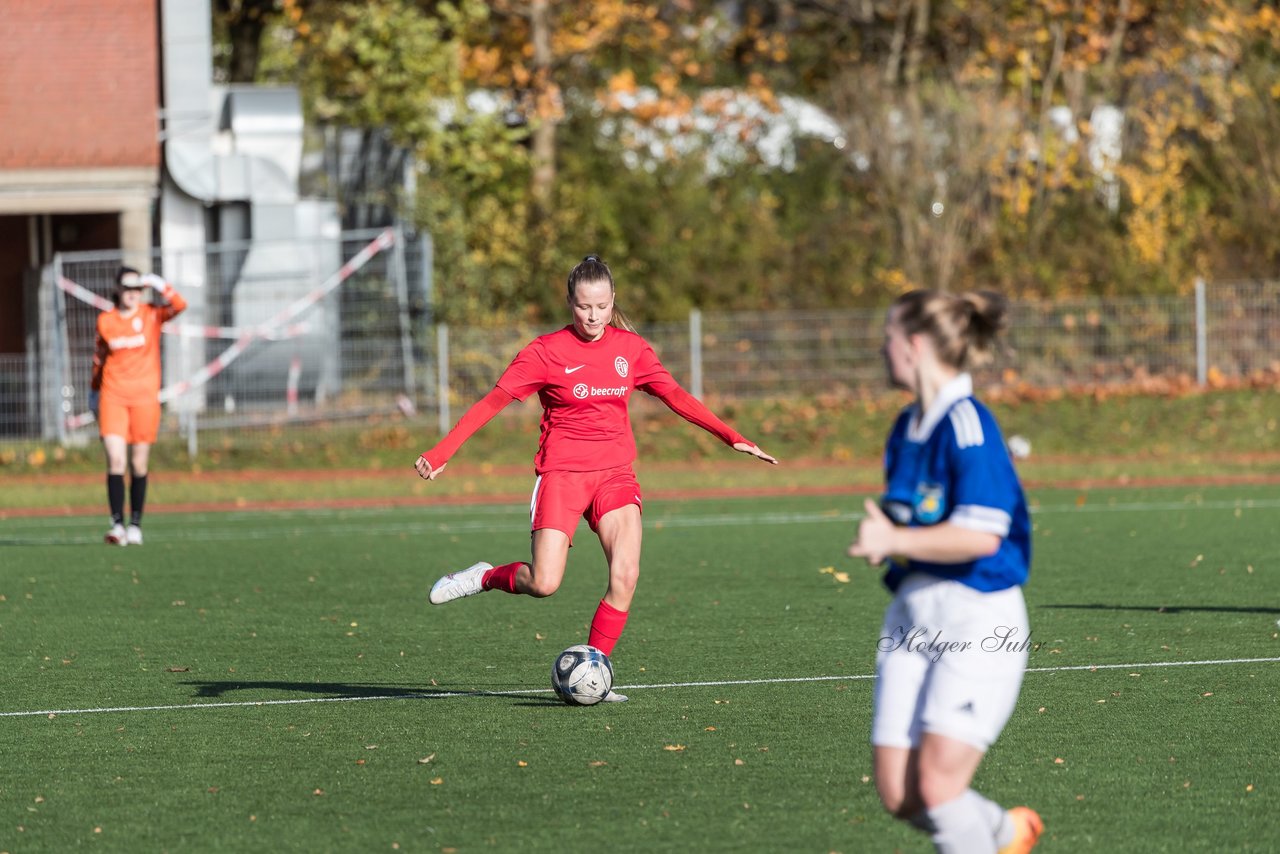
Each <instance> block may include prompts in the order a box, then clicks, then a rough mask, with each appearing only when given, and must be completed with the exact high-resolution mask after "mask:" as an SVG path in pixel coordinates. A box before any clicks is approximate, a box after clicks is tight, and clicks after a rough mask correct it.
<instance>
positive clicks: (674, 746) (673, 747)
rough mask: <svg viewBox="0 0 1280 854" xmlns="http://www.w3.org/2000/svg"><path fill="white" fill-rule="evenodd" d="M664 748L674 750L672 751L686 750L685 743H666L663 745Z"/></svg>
mask: <svg viewBox="0 0 1280 854" xmlns="http://www.w3.org/2000/svg"><path fill="white" fill-rule="evenodd" d="M662 749H663V750H672V751H676V750H684V745H683V744H664V745H663V746H662Z"/></svg>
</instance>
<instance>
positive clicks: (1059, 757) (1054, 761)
mask: <svg viewBox="0 0 1280 854" xmlns="http://www.w3.org/2000/svg"><path fill="white" fill-rule="evenodd" d="M1066 761H1067V760H1065V759H1063V758H1062V757H1061V756H1058V757H1055V758H1054V760H1053V764H1054V765H1061V764H1062V763H1063V762H1066Z"/></svg>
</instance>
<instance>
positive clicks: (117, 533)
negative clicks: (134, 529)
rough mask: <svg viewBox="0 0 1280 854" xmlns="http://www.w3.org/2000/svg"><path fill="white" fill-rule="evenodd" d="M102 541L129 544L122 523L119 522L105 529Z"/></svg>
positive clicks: (119, 544) (118, 544)
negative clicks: (105, 532)
mask: <svg viewBox="0 0 1280 854" xmlns="http://www.w3.org/2000/svg"><path fill="white" fill-rule="evenodd" d="M102 541H103V542H104V543H106V544H107V545H111V546H127V545H129V539H128V534H126V533H125V531H124V525H121V524H120V523H119V522H117V523H116V524H114V525H112V526H111V530H110V531H107V535H106V536H105V537H103V538H102Z"/></svg>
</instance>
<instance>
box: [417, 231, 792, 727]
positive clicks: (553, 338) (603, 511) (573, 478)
mask: <svg viewBox="0 0 1280 854" xmlns="http://www.w3.org/2000/svg"><path fill="white" fill-rule="evenodd" d="M568 303H569V308H570V309H571V310H572V311H573V323H571V324H570V325H568V326H566V327H565V328H564V329H561V330H559V331H558V332H552V333H551V334H549V335H542V336H540V337H538V338H535V339H534V340H533V341H532V342H530V343H529V344H528V345H527V346H526V347H525V348H524V349H523V350H521V351H520V352H519V353H518V354H517V355H516V357H515V359H513V360H512V362H511V364H510V365H509V366H508V367H507V369H506V371H504V372H503V374H502V376H501V377H500V378H499V379H498V382H497V384H496V385H495V386H494V389H493V391H491V392H489V393H488V394H487V395H485V396H484V397H483V398H481V399H480V400H479V401H478V402H477V403H475V404H474V405H473V406H472V407H471V408H470V409H469V410H467V413H466V414H465V415H463V416H462V418H461V419H460V420H459V421H458V423H457V424H456V425H455V426H454V428H453V429H452V430H450V431H449V434H448V435H447V436H445V437H444V439H443V440H442V441H441V442H440V444H438V445H436V446H435V447H434V448H432V449H431V450H429V451H427V452H426V453H424V454H422V455H421V456H420V457H418V460H417V462H416V463H415V465H414V467H415V468H416V469H417V472H418V474H419V475H420V476H422V477H423V478H426V479H427V480H435V479H436V477H438V476H439V475H440V473H441V472H443V471H444V468H445V465H446V464H447V463H448V461H449V458H450V457H452V456H453V454H454V453H455V452H456V451H457V450H458V448H459V447H461V446H462V443H463V442H465V441H466V440H467V439H468V438H470V436H471V435H472V434H473V433H475V432H476V431H477V430H479V429H480V428H481V427H483V426H484V425H485V424H486V423H488V421H489V419H491V418H493V416H494V415H496V414H497V413H498V412H500V411H501V410H502V409H503V408H504V407H506V406H507V405H508V404H510V403H511V402H512V401H515V400H524V399H525V398H527V397H528V396H529V395H530V394H533V393H534V392H537V393H538V399H539V401H540V402H541V403H542V410H543V411H542V424H541V430H540V436H539V439H538V451H537V453H536V454H535V456H534V471H535V473H536V474H537V480H536V481H535V482H534V486H533V499H532V502H531V504H530V516H531V522H532V529H533V555H532V560H531V561H517V562H514V563H507V564H503V565H500V566H497V567H495V566H493V565H492V564H490V563H488V562H484V561H481V562H480V563H477V564H475V565H473V566H471V567H468V568H467V569H464V570H461V571H459V572H454V573H450V574H449V575H446V576H444V577H443V578H441V579H440V580H439V581H437V582H436V583H435V586H433V587H432V588H431V596H430V599H431V602H432V604H435V605H442V604H444V603H445V602H450V601H452V600H454V599H460V598H462V597H464V596H473V595H475V594H477V593H481V592H483V591H485V590H502V591H505V592H507V593H517V594H519V593H523V594H525V595H528V596H537V597H543V596H550V595H551V594H552V593H555V592H556V590H557V589H558V588H559V587H560V582H561V580H562V579H563V578H564V570H565V563H566V561H567V559H568V557H569V547H570V545H572V542H573V534H574V531H575V530H576V529H577V527H578V520H579V519H581V518H583V517H585V518H586V520H587V524H588V525H590V526H591V530H593V531H594V532H595V533H596V536H598V537H599V538H600V545H601V547H602V548H603V549H604V555H605V560H606V561H608V564H609V585H608V587H607V588H606V590H605V594H604V598H602V599H601V600H600V604H599V606H598V607H597V608H596V612H595V616H594V617H593V618H592V620H591V632H590V635H589V636H588V641H587V642H588V643H590V644H591V645H592V646H594V647H596V648H598V649H600V650H601V651H603V652H604V653H605V654H606V655H608V654H610V653H612V652H613V647H614V644H616V643H617V641H618V638H619V637H620V636H621V635H622V629H623V627H624V626H625V625H626V622H627V613H628V611H629V610H630V608H631V600H632V597H633V596H634V595H635V589H636V581H637V579H638V578H639V575H640V539H641V524H640V507H641V492H640V485H639V483H638V482H637V480H636V475H635V471H634V470H633V469H632V466H631V464H632V462H633V461H634V460H635V457H636V442H635V436H634V435H633V433H632V431H631V418H630V415H629V414H628V410H627V402H628V400H629V399H630V397H631V392H632V391H634V390H635V389H640V390H641V391H643V392H646V393H647V394H650V395H653V396H654V397H656V398H658V399H659V400H661V401H662V402H663V403H665V404H666V405H667V406H668V407H669V408H670V409H671V410H672V411H674V412H675V413H677V414H678V415H680V416H681V417H682V418H684V419H685V420H687V421H689V422H691V423H693V424H696V425H698V426H699V427H701V428H702V429H704V430H706V431H707V432H709V433H711V434H712V435H714V436H716V437H717V438H719V439H720V440H721V441H722V442H724V443H725V444H726V445H729V446H731V447H732V448H733V449H734V450H735V451H740V452H742V453H744V454H750V455H752V456H754V457H758V458H759V459H761V460H763V461H764V462H767V463H772V464H774V465H776V464H777V462H778V461H777V460H776V459H774V458H773V457H771V456H769V455H768V454H766V453H765V452H764V451H762V450H760V448H759V447H757V446H756V445H755V443H753V442H751V441H749V440H747V439H746V438H744V437H743V436H742V435H741V434H740V433H738V432H737V431H736V430H734V429H733V428H732V427H729V426H728V425H727V424H725V423H724V422H723V421H721V420H720V419H719V418H717V417H716V416H715V415H714V414H713V413H712V412H711V410H709V409H707V407H706V406H704V405H703V404H702V403H701V402H700V401H699V400H698V399H697V398H695V397H694V396H693V395H691V394H689V393H688V392H687V391H685V390H684V389H683V388H681V387H680V385H679V383H677V382H676V381H675V379H674V378H673V377H672V376H671V373H670V372H669V371H668V370H667V369H666V368H664V367H663V366H662V363H661V362H660V361H658V357H657V355H656V354H655V353H654V352H653V348H652V347H650V346H649V343H648V342H647V341H645V340H644V339H643V338H642V337H640V336H639V335H637V334H636V333H635V332H634V331H632V330H630V329H629V328H623V327H624V326H629V324H627V323H626V319H625V318H624V317H623V316H622V315H621V312H618V311H617V310H616V309H615V307H614V284H613V274H612V273H611V272H610V271H609V267H608V266H607V265H606V264H605V263H604V262H603V261H601V260H600V258H599V257H598V256H595V255H588V256H587V257H586V258H585V259H583V261H582V262H581V263H580V264H578V265H577V266H576V267H574V268H573V271H572V272H570V274H569V282H568ZM619 324H622V325H621V326H620V325H619ZM605 699H606V701H607V702H621V701H625V700H626V699H627V698H626V697H625V696H623V695H621V694H618V693H617V692H615V691H610V692H609V696H608V697H606V698H605Z"/></svg>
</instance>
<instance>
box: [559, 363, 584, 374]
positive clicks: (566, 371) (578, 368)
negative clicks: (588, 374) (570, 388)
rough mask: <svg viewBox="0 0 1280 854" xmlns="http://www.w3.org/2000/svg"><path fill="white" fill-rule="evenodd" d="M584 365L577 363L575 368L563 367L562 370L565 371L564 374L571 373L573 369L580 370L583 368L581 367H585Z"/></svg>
mask: <svg viewBox="0 0 1280 854" xmlns="http://www.w3.org/2000/svg"><path fill="white" fill-rule="evenodd" d="M585 367H586V365H578V367H576V368H565V369H564V372H565V373H566V374H571V373H573V372H574V371H580V370H582V369H583V368H585Z"/></svg>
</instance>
